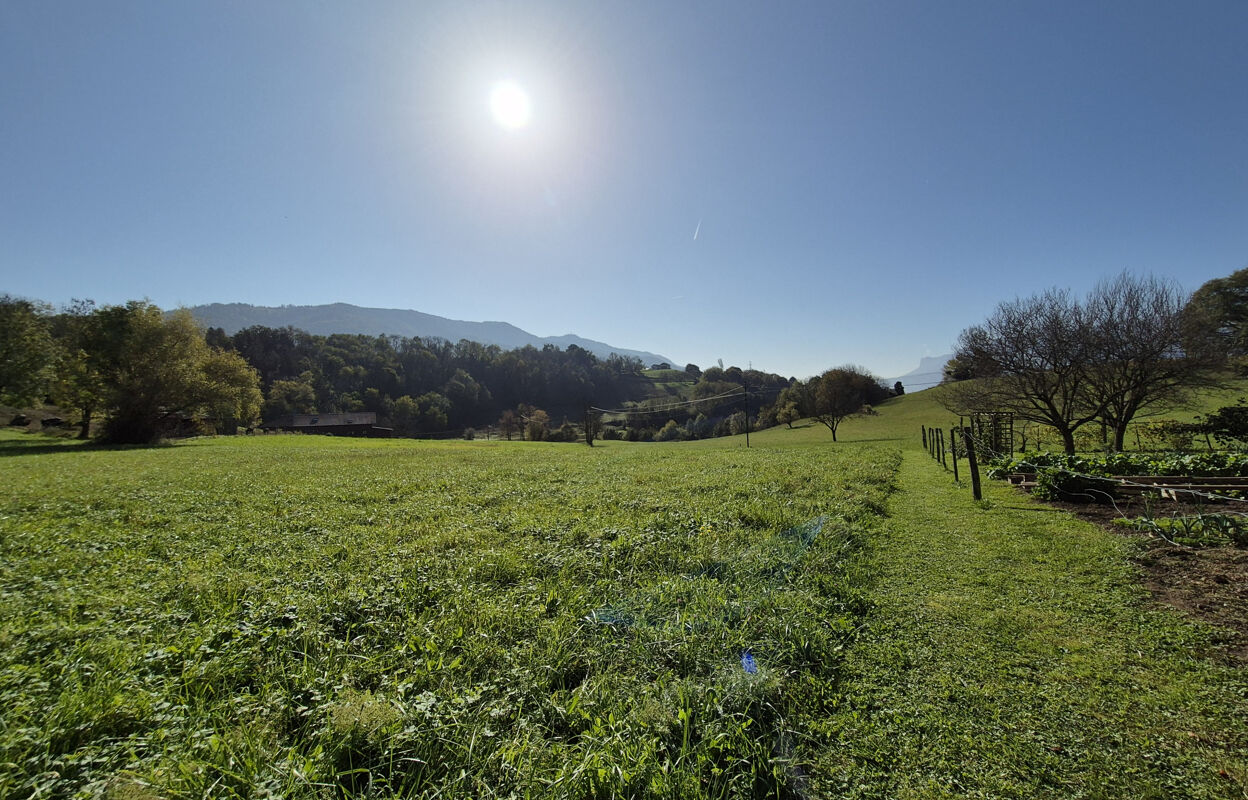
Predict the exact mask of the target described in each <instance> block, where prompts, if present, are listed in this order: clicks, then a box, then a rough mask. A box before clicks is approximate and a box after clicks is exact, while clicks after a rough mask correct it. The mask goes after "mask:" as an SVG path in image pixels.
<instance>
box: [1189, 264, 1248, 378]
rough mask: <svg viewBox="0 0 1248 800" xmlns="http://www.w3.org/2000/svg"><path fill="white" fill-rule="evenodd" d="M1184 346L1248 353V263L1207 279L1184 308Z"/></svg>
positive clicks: (1213, 352) (1224, 354)
mask: <svg viewBox="0 0 1248 800" xmlns="http://www.w3.org/2000/svg"><path fill="white" fill-rule="evenodd" d="M1183 333H1184V342H1183V344H1184V349H1185V350H1186V351H1187V352H1189V353H1205V354H1211V355H1215V356H1220V357H1222V358H1230V359H1241V358H1243V357H1244V356H1248V267H1245V268H1244V269H1241V270H1237V271H1235V272H1233V273H1231V274H1230V275H1228V276H1226V277H1225V278H1215V279H1213V280H1211V281H1207V282H1206V283H1205V284H1204V285H1202V286H1201V287H1200V288H1199V289H1197V290H1196V291H1195V292H1194V293H1193V294H1192V296H1191V298H1190V299H1189V300H1188V301H1187V305H1186V306H1185V307H1184V310H1183Z"/></svg>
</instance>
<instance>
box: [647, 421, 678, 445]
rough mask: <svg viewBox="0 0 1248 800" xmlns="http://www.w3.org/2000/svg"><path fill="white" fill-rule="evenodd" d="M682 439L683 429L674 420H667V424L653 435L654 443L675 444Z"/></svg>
mask: <svg viewBox="0 0 1248 800" xmlns="http://www.w3.org/2000/svg"><path fill="white" fill-rule="evenodd" d="M683 438H684V429H683V428H681V427H680V426H679V425H677V424H676V420H674V419H669V420H668V421H667V424H665V425H664V426H663V427H662V428H660V429H659V432H658V433H656V434H655V435H654V440H655V441H656V442H675V441H679V440H680V439H683Z"/></svg>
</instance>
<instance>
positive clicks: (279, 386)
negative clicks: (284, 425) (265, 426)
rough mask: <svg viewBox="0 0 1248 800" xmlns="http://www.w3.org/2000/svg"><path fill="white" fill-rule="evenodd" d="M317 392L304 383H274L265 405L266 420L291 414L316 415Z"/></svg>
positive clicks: (270, 387)
mask: <svg viewBox="0 0 1248 800" xmlns="http://www.w3.org/2000/svg"><path fill="white" fill-rule="evenodd" d="M315 413H316V390H315V389H313V388H312V387H311V386H309V385H308V384H306V383H304V382H303V381H273V383H272V384H271V385H270V386H269V392H268V399H267V400H265V403H264V418H265V419H266V420H275V419H277V418H278V417H286V416H290V415H291V414H315Z"/></svg>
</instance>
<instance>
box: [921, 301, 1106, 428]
mask: <svg viewBox="0 0 1248 800" xmlns="http://www.w3.org/2000/svg"><path fill="white" fill-rule="evenodd" d="M1087 316H1088V315H1087V311H1086V310H1085V308H1084V307H1083V306H1082V305H1080V304H1079V303H1078V302H1076V301H1075V300H1074V299H1072V298H1071V296H1070V293H1069V292H1068V291H1066V290H1061V289H1049V290H1048V291H1046V292H1044V293H1042V294H1039V295H1033V296H1031V297H1028V298H1026V299H1015V300H1012V301H1010V302H1005V303H1001V304H1000V305H998V306H997V308H996V310H995V311H994V312H993V313H992V315H991V316H990V317H989V318H988V319H987V320H986V321H985V322H984V323H983V324H982V325H975V326H973V327H970V328H967V329H966V330H964V331H962V334H961V336H959V337H958V345H957V349H956V353H955V355H954V358H955V359H956V360H957V361H958V363H959V364H965V365H969V368H970V369H971V371H972V372H973V374H974V375H975V376H976V377H977V378H978V380H974V381H962V382H959V383H955V384H953V385H951V386H950V387H949V389H948V390H946V392H945V394H944V396H943V399H942V403H943V404H944V405H945V406H946V407H947V408H949V409H950V410H952V411H954V412H956V413H968V412H975V411H1010V412H1013V414H1014V415H1015V416H1016V417H1018V418H1020V419H1023V420H1029V421H1032V422H1039V423H1042V424H1045V425H1050V426H1052V427H1053V429H1054V430H1055V431H1057V433H1058V435H1059V436H1060V437H1061V439H1062V446H1063V448H1064V449H1065V450H1066V452H1067V453H1074V452H1075V431H1076V430H1078V429H1079V428H1080V427H1081V426H1083V425H1086V424H1087V423H1089V422H1091V421H1092V420H1094V419H1097V418H1098V417H1099V416H1100V415H1101V413H1102V411H1103V410H1104V403H1103V402H1097V401H1096V400H1094V399H1093V393H1092V392H1091V391H1090V389H1091V387H1090V385H1089V376H1088V365H1089V363H1091V362H1092V361H1093V360H1095V355H1096V354H1095V348H1094V344H1095V342H1094V340H1093V339H1092V337H1089V336H1088V330H1089V326H1088V323H1087Z"/></svg>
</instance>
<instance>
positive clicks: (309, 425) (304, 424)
mask: <svg viewBox="0 0 1248 800" xmlns="http://www.w3.org/2000/svg"><path fill="white" fill-rule="evenodd" d="M260 427H261V428H264V429H265V430H269V431H293V432H295V433H319V434H323V435H327V436H374V437H376V436H381V437H384V436H389V435H390V434H392V433H393V432H394V431H393V429H391V428H379V427H377V412H375V411H355V412H351V413H347V414H290V415H288V416H285V417H278V418H277V419H274V420H270V421H266V422H265V423H264V424H263V425H261V426H260Z"/></svg>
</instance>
